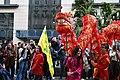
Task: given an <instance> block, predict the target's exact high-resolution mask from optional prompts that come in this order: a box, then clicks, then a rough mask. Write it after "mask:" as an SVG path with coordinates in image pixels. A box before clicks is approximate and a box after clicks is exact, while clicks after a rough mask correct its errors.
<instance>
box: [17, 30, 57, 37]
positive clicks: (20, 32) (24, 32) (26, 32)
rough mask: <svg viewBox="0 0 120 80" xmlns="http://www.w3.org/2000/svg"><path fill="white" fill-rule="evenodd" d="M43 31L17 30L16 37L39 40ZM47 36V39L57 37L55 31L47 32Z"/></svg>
mask: <svg viewBox="0 0 120 80" xmlns="http://www.w3.org/2000/svg"><path fill="white" fill-rule="evenodd" d="M42 31H43V30H35V29H30V30H17V31H16V37H17V38H21V39H39V38H40V36H41V34H42ZM47 35H48V37H49V38H51V37H53V36H56V37H57V36H58V33H57V31H56V30H47Z"/></svg>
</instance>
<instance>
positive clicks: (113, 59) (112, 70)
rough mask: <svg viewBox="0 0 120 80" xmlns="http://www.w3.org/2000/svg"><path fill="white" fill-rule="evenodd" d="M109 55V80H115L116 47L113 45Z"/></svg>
mask: <svg viewBox="0 0 120 80" xmlns="http://www.w3.org/2000/svg"><path fill="white" fill-rule="evenodd" d="M109 55H110V59H111V62H110V66H109V68H110V69H109V75H110V80H117V76H118V59H117V45H113V47H112V50H111V51H110V52H109Z"/></svg>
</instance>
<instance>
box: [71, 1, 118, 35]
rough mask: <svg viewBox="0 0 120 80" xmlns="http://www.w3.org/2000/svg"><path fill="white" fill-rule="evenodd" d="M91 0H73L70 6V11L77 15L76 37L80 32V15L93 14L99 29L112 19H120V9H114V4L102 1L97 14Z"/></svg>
mask: <svg viewBox="0 0 120 80" xmlns="http://www.w3.org/2000/svg"><path fill="white" fill-rule="evenodd" d="M93 4H94V1H93V0H75V4H74V5H73V7H72V11H74V12H75V14H74V17H77V18H78V20H77V27H76V28H75V32H76V34H77V37H78V36H79V35H80V33H81V30H82V29H81V27H82V20H81V19H82V17H83V16H85V15H86V14H91V15H94V16H95V17H96V18H97V20H98V29H99V31H101V28H104V27H107V26H108V25H109V24H111V23H112V21H113V20H120V10H116V9H115V8H116V6H115V5H113V4H110V3H105V2H103V3H102V6H100V7H99V10H100V13H99V14H98V12H97V10H96V9H95V8H94V7H93Z"/></svg>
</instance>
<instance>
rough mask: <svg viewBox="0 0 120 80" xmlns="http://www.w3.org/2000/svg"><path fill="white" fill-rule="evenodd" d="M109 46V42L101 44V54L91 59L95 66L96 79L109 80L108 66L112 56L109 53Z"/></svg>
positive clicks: (94, 75) (94, 76)
mask: <svg viewBox="0 0 120 80" xmlns="http://www.w3.org/2000/svg"><path fill="white" fill-rule="evenodd" d="M108 49H109V46H108V45H107V44H102V45H101V54H100V55H98V56H97V57H96V59H95V60H91V64H92V65H93V66H94V74H93V78H94V80H109V74H108V66H109V64H110V57H109V55H108Z"/></svg>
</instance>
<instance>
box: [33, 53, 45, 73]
mask: <svg viewBox="0 0 120 80" xmlns="http://www.w3.org/2000/svg"><path fill="white" fill-rule="evenodd" d="M43 63H44V57H43V55H42V54H41V53H36V55H35V57H34V58H33V66H32V71H33V73H34V74H35V75H43V74H44V73H43Z"/></svg>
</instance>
